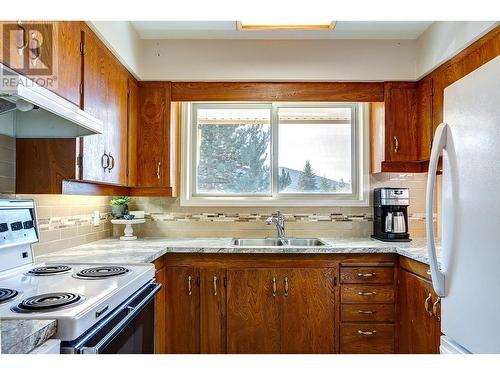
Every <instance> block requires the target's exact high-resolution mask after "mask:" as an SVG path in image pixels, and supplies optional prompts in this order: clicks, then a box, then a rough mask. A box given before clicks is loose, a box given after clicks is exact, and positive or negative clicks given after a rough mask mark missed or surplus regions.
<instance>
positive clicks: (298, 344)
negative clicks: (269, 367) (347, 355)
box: [280, 268, 337, 354]
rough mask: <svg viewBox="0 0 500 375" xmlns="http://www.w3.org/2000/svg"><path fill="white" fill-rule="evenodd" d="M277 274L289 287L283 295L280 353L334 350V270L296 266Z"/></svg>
mask: <svg viewBox="0 0 500 375" xmlns="http://www.w3.org/2000/svg"><path fill="white" fill-rule="evenodd" d="M280 274H281V275H283V279H282V282H283V285H284V289H285V291H286V289H288V293H285V292H284V293H283V297H282V315H281V327H282V332H281V352H282V353H297V354H302V353H305V354H307V353H335V309H336V308H337V306H336V303H335V269H333V268H296V269H287V270H283V271H281V272H280ZM285 278H286V279H287V281H285ZM286 282H287V283H288V287H285V285H286Z"/></svg>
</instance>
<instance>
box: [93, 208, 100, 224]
mask: <svg viewBox="0 0 500 375" xmlns="http://www.w3.org/2000/svg"><path fill="white" fill-rule="evenodd" d="M99 224H101V213H100V212H99V211H94V226H95V227H98V226H99Z"/></svg>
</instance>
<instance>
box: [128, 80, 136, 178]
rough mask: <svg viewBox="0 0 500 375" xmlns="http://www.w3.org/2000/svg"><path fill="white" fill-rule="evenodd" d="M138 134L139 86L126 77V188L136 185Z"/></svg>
mask: <svg viewBox="0 0 500 375" xmlns="http://www.w3.org/2000/svg"><path fill="white" fill-rule="evenodd" d="M138 132H139V85H138V84H137V81H136V80H135V79H134V77H132V76H131V75H130V76H129V77H128V130H127V133H128V186H136V185H137V134H138Z"/></svg>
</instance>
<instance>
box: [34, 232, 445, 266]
mask: <svg viewBox="0 0 500 375" xmlns="http://www.w3.org/2000/svg"><path fill="white" fill-rule="evenodd" d="M231 240H232V239H231V238H194V239H193V238H191V239H168V238H142V239H138V240H136V241H120V240H118V239H114V238H108V239H104V240H100V241H96V242H91V243H88V244H85V245H81V246H77V247H73V248H69V249H65V250H60V251H57V252H53V253H48V254H44V255H42V256H39V257H36V262H72V263H147V262H152V261H154V260H155V259H157V258H159V257H160V256H162V255H163V254H166V253H209V254H214V253H217V254H226V253H229V254H238V253H246V254H248V253H259V254H338V253H395V254H400V255H403V256H406V257H408V258H411V259H414V260H417V261H420V262H423V263H427V264H428V263H429V257H428V255H427V245H426V241H425V239H414V240H413V241H411V242H382V241H378V240H375V239H371V238H322V240H323V241H324V242H325V243H326V244H327V245H326V246H321V247H291V246H268V247H261V246H259V247H257V246H255V247H248V246H246V247H241V246H234V245H232V244H231ZM438 260H440V247H438Z"/></svg>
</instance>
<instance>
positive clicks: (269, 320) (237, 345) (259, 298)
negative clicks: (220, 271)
mask: <svg viewBox="0 0 500 375" xmlns="http://www.w3.org/2000/svg"><path fill="white" fill-rule="evenodd" d="M227 278H228V285H227V352H228V353H280V351H281V329H280V301H279V296H278V291H277V289H278V273H277V272H276V270H274V269H233V270H228V272H227ZM274 285H276V292H274V291H273V290H274V289H273V288H274Z"/></svg>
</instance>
